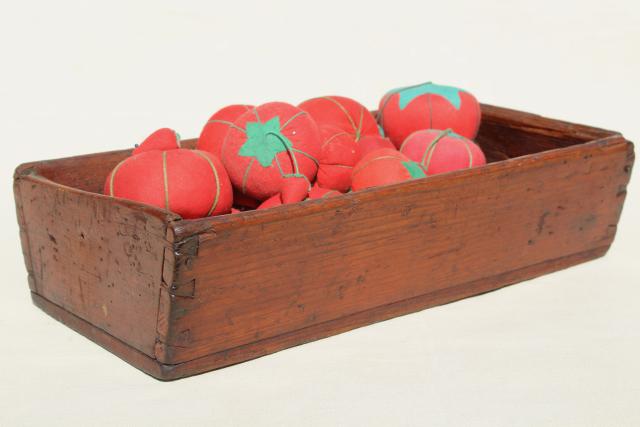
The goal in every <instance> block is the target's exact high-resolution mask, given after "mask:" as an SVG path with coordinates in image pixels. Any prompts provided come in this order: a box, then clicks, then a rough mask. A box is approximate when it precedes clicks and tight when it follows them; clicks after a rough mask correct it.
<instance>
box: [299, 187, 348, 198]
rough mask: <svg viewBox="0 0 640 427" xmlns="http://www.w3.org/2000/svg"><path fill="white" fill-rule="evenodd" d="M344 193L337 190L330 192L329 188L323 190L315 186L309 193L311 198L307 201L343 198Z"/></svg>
mask: <svg viewBox="0 0 640 427" xmlns="http://www.w3.org/2000/svg"><path fill="white" fill-rule="evenodd" d="M341 195H342V193H341V192H339V191H336V190H330V189H328V188H322V187H320V186H319V185H318V184H314V186H313V188H311V191H309V197H307V199H325V198H328V197H336V196H341Z"/></svg>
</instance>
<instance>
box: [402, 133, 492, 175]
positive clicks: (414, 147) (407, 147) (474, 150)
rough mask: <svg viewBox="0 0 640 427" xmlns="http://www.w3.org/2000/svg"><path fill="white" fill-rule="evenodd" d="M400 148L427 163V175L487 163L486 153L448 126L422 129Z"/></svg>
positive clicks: (406, 153) (417, 160) (413, 157)
mask: <svg viewBox="0 0 640 427" xmlns="http://www.w3.org/2000/svg"><path fill="white" fill-rule="evenodd" d="M400 152H401V153H402V154H404V155H405V156H407V157H408V158H409V159H411V160H413V161H415V162H418V163H420V164H421V165H422V166H424V170H425V172H426V173H427V175H434V174H437V173H444V172H451V171H454V170H458V169H466V168H470V167H473V166H481V165H484V164H485V163H486V162H487V161H486V159H485V156H484V153H483V152H482V150H481V149H480V147H478V146H477V145H476V144H475V143H474V142H473V141H471V140H469V139H467V138H465V137H463V136H460V135H458V134H456V133H454V132H452V131H451V129H447V130H444V131H439V130H419V131H417V132H414V133H412V134H411V135H409V137H408V138H407V139H406V140H405V141H404V143H403V144H402V147H401V148H400Z"/></svg>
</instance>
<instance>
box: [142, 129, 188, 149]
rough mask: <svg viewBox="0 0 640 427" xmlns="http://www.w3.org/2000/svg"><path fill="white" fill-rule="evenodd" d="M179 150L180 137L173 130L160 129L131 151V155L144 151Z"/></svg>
mask: <svg viewBox="0 0 640 427" xmlns="http://www.w3.org/2000/svg"><path fill="white" fill-rule="evenodd" d="M178 148H180V135H178V132H176V131H175V130H173V129H169V128H162V129H158V130H157V131H155V132H153V133H152V134H151V135H149V136H148V137H147V139H145V140H144V141H142V143H141V144H140V145H138V146H136V148H134V149H133V152H132V153H131V154H132V155H135V154H140V153H144V152H145V151H154V150H159V151H166V150H176V149H178Z"/></svg>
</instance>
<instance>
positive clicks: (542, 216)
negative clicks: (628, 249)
mask: <svg viewBox="0 0 640 427" xmlns="http://www.w3.org/2000/svg"><path fill="white" fill-rule="evenodd" d="M628 150H629V145H628V144H627V143H626V142H625V141H624V140H623V139H622V138H618V137H613V138H610V139H609V140H607V141H602V142H600V143H592V144H585V145H582V146H576V147H571V148H568V149H564V150H556V151H554V152H550V153H542V154H539V155H533V156H528V157H526V158H522V159H513V160H510V161H507V162H502V163H500V164H494V165H489V166H486V167H484V168H479V169H476V170H473V171H464V172H462V173H454V174H450V175H448V176H440V177H433V178H432V179H427V180H422V181H416V182H412V183H405V184H402V185H398V186H393V187H388V188H385V189H376V190H374V191H365V192H361V193H353V194H351V195H348V196H345V197H344V198H341V199H340V200H338V199H331V201H329V200H327V201H324V202H323V203H324V205H320V204H317V203H308V204H306V205H305V206H290V207H288V206H285V207H282V208H277V209H273V210H272V212H266V211H265V212H264V213H262V212H251V213H248V214H246V215H239V216H236V217H233V216H230V217H228V218H222V217H221V218H218V219H213V220H209V221H208V222H206V221H200V222H198V221H195V222H194V221H190V222H188V223H185V224H184V228H183V229H182V230H178V234H180V235H187V234H189V232H190V231H195V230H198V232H199V233H200V247H199V251H198V256H197V257H195V258H194V259H193V260H192V262H191V266H190V268H189V269H184V270H183V271H181V274H180V277H181V280H182V281H183V282H189V281H190V280H194V281H195V285H194V292H193V295H192V296H191V297H189V298H176V299H175V300H174V301H173V304H172V313H171V320H172V322H171V334H170V335H171V337H181V338H180V342H179V343H177V344H179V347H176V348H175V349H173V350H172V352H171V353H172V354H169V355H167V359H166V360H168V361H171V362H172V363H178V362H181V361H186V360H190V359H194V358H197V357H202V356H204V355H206V354H210V353H215V352H219V351H222V350H225V349H229V348H233V347H237V346H240V345H243V344H247V343H249V342H253V341H258V340H262V339H265V338H268V337H272V336H277V335H279V334H283V333H286V332H289V331H292V330H296V329H299V328H304V327H309V326H311V325H314V324H318V323H322V322H327V321H331V320H334V319H338V318H340V317H343V316H348V315H350V314H352V313H355V312H361V311H365V310H369V309H372V308H375V307H377V306H381V305H384V304H389V303H393V302H395V301H401V300H405V299H410V298H414V297H416V296H419V295H423V294H427V293H430V292H435V291H439V290H442V289H446V288H448V287H452V286H456V285H460V284H463V283H468V282H472V281H474V280H479V279H482V278H488V277H492V276H497V275H500V274H502V273H504V272H505V271H514V270H518V269H521V268H524V267H527V266H529V265H533V264H539V263H543V262H545V261H549V260H553V259H557V258H562V257H565V256H569V255H572V254H576V253H581V252H585V251H589V250H592V249H594V248H601V247H603V246H608V245H609V244H610V243H611V241H612V239H613V237H614V234H615V228H616V223H617V220H618V217H619V214H620V208H621V205H622V199H621V197H623V194H622V193H621V189H623V188H624V187H625V186H626V183H627V182H628V179H629V176H628V172H627V171H625V168H626V165H627V164H628ZM207 224H208V225H207ZM176 226H177V227H178V228H179V227H181V226H180V224H177V225H176ZM169 344H171V343H169Z"/></svg>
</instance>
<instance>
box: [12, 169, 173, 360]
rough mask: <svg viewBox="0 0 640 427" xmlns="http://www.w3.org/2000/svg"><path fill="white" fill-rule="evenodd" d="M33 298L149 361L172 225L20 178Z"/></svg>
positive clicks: (159, 216) (112, 202)
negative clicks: (165, 250) (97, 330)
mask: <svg viewBox="0 0 640 427" xmlns="http://www.w3.org/2000/svg"><path fill="white" fill-rule="evenodd" d="M16 185H17V187H18V189H19V193H16V194H19V195H20V199H21V206H22V211H23V213H24V228H25V229H26V236H27V242H24V243H26V244H28V246H29V247H30V252H31V263H32V266H33V278H34V282H35V286H34V287H33V288H32V289H35V291H36V292H37V294H38V295H39V296H41V297H42V298H45V299H46V300H48V301H50V302H52V303H53V304H55V305H57V306H59V307H62V308H63V309H65V310H67V311H69V312H71V313H73V314H74V315H76V316H78V317H80V318H82V319H84V320H86V321H88V322H90V323H91V324H93V325H94V326H95V327H97V328H99V329H102V330H104V331H106V332H107V333H109V334H111V335H113V336H114V337H117V338H118V339H120V340H122V341H123V342H125V343H127V344H129V345H131V346H132V347H134V348H136V349H137V350H139V351H141V352H143V353H145V354H147V355H153V354H154V345H155V340H156V324H157V320H158V303H159V297H160V294H159V293H160V288H161V279H162V269H163V258H164V248H165V247H167V246H169V243H168V242H167V241H166V239H165V236H166V228H167V223H168V221H169V220H170V219H171V218H172V215H170V214H164V213H162V212H160V211H156V210H152V209H140V208H139V207H137V206H134V205H131V204H130V203H128V202H122V203H121V202H120V201H118V200H116V199H112V198H108V197H105V196H100V195H95V194H90V193H85V192H82V191H78V190H73V189H70V188H67V187H63V186H60V185H57V184H55V183H52V182H50V181H48V180H46V179H43V178H40V177H38V176H33V175H29V174H25V175H22V176H18V177H17V178H16ZM24 243H23V244H24Z"/></svg>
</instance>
